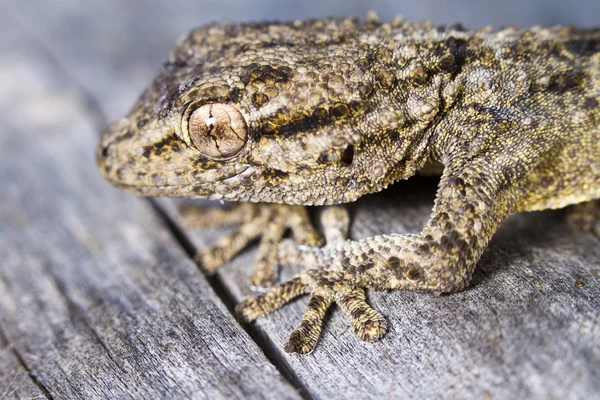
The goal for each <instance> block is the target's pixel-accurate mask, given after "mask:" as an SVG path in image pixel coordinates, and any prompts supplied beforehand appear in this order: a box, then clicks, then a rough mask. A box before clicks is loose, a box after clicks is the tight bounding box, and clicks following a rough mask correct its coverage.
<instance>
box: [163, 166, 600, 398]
mask: <svg viewBox="0 0 600 400" xmlns="http://www.w3.org/2000/svg"><path fill="white" fill-rule="evenodd" d="M435 186H436V182H435V179H419V178H416V182H415V181H408V182H403V183H400V184H397V185H395V186H394V187H392V188H391V189H389V190H388V191H386V192H384V193H382V194H380V195H374V196H369V197H366V198H363V199H362V200H360V201H359V202H357V204H356V206H355V207H356V209H355V213H354V214H355V215H354V223H353V226H352V229H351V236H352V237H353V238H355V239H359V238H364V237H367V236H371V235H375V234H381V233H389V232H396V233H414V232H418V231H419V230H420V228H421V227H422V225H423V224H424V223H425V221H426V220H427V218H428V216H429V212H430V207H431V205H432V203H433V198H434V194H435ZM168 207H169V206H168ZM173 211H174V210H172V212H173ZM225 232H226V230H208V231H205V232H191V233H190V235H191V237H192V238H193V241H194V243H195V244H196V245H197V246H198V248H202V247H204V246H207V245H209V244H210V243H212V242H214V240H215V238H218V237H220V235H222V234H224V233H225ZM598 244H599V240H598V238H597V237H595V236H594V235H592V234H587V233H586V234H584V233H580V232H574V231H572V230H571V229H570V228H569V227H568V226H567V225H566V224H565V223H564V221H563V212H561V211H555V212H552V211H550V212H541V213H532V214H523V215H518V216H516V217H514V218H511V219H510V220H509V221H507V222H506V223H505V224H504V225H503V226H502V228H501V229H500V231H499V232H498V233H497V235H496V236H495V238H494V240H493V241H492V243H491V245H490V247H489V248H488V250H487V251H486V253H485V254H484V256H483V258H482V260H481V261H480V263H479V266H478V269H477V272H476V274H475V276H474V279H473V286H472V287H471V288H469V289H468V290H465V291H463V292H460V293H456V294H452V295H444V296H440V297H436V296H434V295H430V294H420V293H410V292H390V293H376V292H370V293H369V299H370V302H371V304H372V305H373V306H374V307H375V308H376V309H378V310H380V311H381V312H383V313H384V314H385V315H386V316H387V318H388V321H389V323H390V328H389V331H388V333H387V334H386V336H385V337H384V338H383V340H382V341H381V342H379V343H374V344H372V343H364V342H360V341H359V340H358V339H356V338H355V337H354V335H353V333H352V332H351V331H350V329H349V327H348V324H347V322H346V320H345V318H344V316H343V314H342V313H341V312H340V310H338V309H334V310H333V312H331V313H330V315H329V318H328V320H327V322H326V327H325V331H324V334H323V337H322V340H321V342H320V343H319V345H318V347H317V349H316V350H315V351H314V352H313V353H312V354H309V355H307V356H297V355H287V354H281V357H282V362H284V363H286V364H287V365H288V366H289V368H290V369H292V370H293V371H294V372H295V374H296V375H297V377H298V379H299V380H300V381H301V382H302V383H303V384H304V385H305V386H306V390H307V391H308V392H309V393H310V394H311V395H313V396H315V397H321V398H380V397H381V396H387V395H392V394H393V395H396V396H398V397H400V398H439V397H442V398H463V399H479V398H489V397H492V396H493V397H494V398H539V399H553V398H556V399H561V398H575V399H577V398H589V397H590V396H591V395H593V394H597V393H599V392H600V368H598V367H599V366H600V345H599V343H600V279H599V276H598V273H599V271H600V246H599V245H598ZM253 250H254V249H249V250H248V251H246V252H245V253H244V254H242V255H241V256H240V257H238V258H237V259H235V260H234V261H232V262H231V263H229V264H227V265H226V266H225V267H223V268H222V269H221V271H220V272H219V276H220V279H221V281H222V282H224V283H225V284H226V285H227V287H228V289H229V290H230V291H231V292H232V293H233V294H234V296H235V298H236V299H237V300H239V299H242V298H243V297H245V296H247V295H250V294H252V291H251V290H250V288H249V285H248V281H247V275H248V273H249V268H248V266H249V265H251V264H252V261H253V257H254V254H255V252H254V251H253ZM240 271H244V272H243V273H240ZM294 272H298V270H296V269H293V268H290V267H284V269H283V271H282V275H283V277H289V276H291V275H292V274H293V273H294ZM306 304H307V299H306V298H303V299H301V300H299V301H297V302H295V303H293V304H291V305H289V306H287V307H285V308H283V309H281V310H279V311H276V312H274V313H273V314H271V315H269V316H267V317H265V318H262V319H260V320H259V321H258V322H257V323H255V326H256V327H257V328H258V329H259V330H260V332H261V333H262V334H263V335H264V337H266V338H267V339H268V340H271V341H272V343H273V344H274V345H275V346H276V348H279V349H280V348H281V347H282V345H283V343H284V341H285V339H286V336H287V334H289V333H290V332H291V331H292V329H293V328H294V327H295V326H296V324H297V323H298V322H299V320H300V316H301V315H302V312H303V311H304V308H305V307H306Z"/></svg>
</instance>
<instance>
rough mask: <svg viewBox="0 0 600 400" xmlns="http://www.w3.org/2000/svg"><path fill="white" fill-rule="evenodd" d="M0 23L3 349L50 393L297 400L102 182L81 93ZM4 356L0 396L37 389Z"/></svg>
mask: <svg viewBox="0 0 600 400" xmlns="http://www.w3.org/2000/svg"><path fill="white" fill-rule="evenodd" d="M1 14H4V13H0V15H1ZM4 15H6V14H4ZM0 26H2V29H3V30H6V31H10V32H11V33H10V34H7V35H0V51H1V52H2V54H3V59H2V63H1V64H0V69H1V72H0V79H1V82H0V85H1V86H2V87H3V93H2V95H1V96H0V113H1V114H2V115H3V120H2V122H1V125H0V130H1V134H0V152H1V154H0V181H1V182H2V190H1V191H0V204H2V207H1V211H0V237H2V240H1V241H0V260H2V263H0V327H1V328H2V332H3V334H4V335H5V336H6V340H7V341H8V343H9V344H5V343H2V344H1V346H0V348H1V349H3V350H2V351H3V354H4V353H7V352H8V353H7V354H8V355H9V356H10V354H11V353H10V352H11V351H13V350H14V352H15V354H17V355H19V357H20V359H21V361H22V362H23V363H24V365H25V366H26V368H27V369H28V370H29V371H31V374H32V375H33V376H35V377H36V379H37V380H38V381H39V385H40V387H42V388H43V390H46V391H47V393H49V395H50V396H52V397H53V398H86V399H87V398H151V399H153V398H186V397H193V398H262V397H264V393H270V394H272V395H273V396H276V397H278V398H279V397H281V398H299V396H298V394H297V392H296V390H295V389H294V388H293V387H292V386H291V385H290V384H289V383H288V382H287V381H286V380H285V379H283V378H282V376H281V375H280V374H279V372H278V371H277V370H276V368H275V367H274V366H273V365H272V364H271V363H270V362H269V361H268V360H267V359H266V357H265V356H264V354H263V353H262V351H261V350H260V349H259V348H258V347H257V346H256V345H255V343H254V342H253V341H252V339H251V338H250V337H249V336H248V335H247V334H246V333H245V332H244V331H243V330H242V329H241V328H240V327H239V325H237V323H236V322H235V320H234V319H233V318H232V316H231V315H230V313H229V312H228V310H227V309H226V307H225V306H224V305H223V304H222V303H221V301H220V299H219V298H218V297H217V296H216V294H215V293H214V292H213V290H212V289H211V287H210V286H209V285H208V283H207V281H206V280H205V279H204V277H203V276H202V275H201V274H200V273H199V271H198V269H197V268H196V266H195V265H194V264H193V263H192V262H190V260H189V259H188V257H187V256H186V255H185V254H184V252H183V250H182V249H181V246H180V245H179V244H178V243H177V242H176V241H175V240H174V238H173V236H172V234H171V233H170V232H169V231H168V229H166V227H165V225H164V222H163V221H161V219H160V218H158V217H157V214H156V212H155V211H154V210H153V209H152V207H151V206H150V204H149V203H148V202H147V201H145V200H142V199H138V198H134V197H133V196H129V195H127V194H125V193H122V192H120V191H118V190H116V189H114V188H112V187H111V186H110V185H108V184H107V183H106V182H104V181H103V180H102V178H101V177H100V175H99V174H98V172H97V169H96V166H95V161H94V152H95V146H96V140H97V128H96V127H95V126H94V125H93V123H92V119H91V118H90V111H89V109H87V108H86V106H85V102H84V101H83V99H82V97H81V96H80V94H79V92H77V91H76V90H75V88H74V87H73V86H72V85H70V84H69V82H68V80H66V79H65V76H64V75H63V74H62V73H61V71H59V70H57V69H56V68H54V66H53V65H52V63H51V62H49V60H48V59H47V58H46V57H44V56H43V53H42V52H41V51H40V48H39V47H37V46H36V44H35V43H32V42H31V41H30V40H28V39H27V37H26V36H24V35H20V34H19V27H18V26H15V25H14V24H13V23H12V21H11V20H9V19H4V20H2V21H0ZM2 360H3V361H2V363H0V365H1V366H2V367H1V368H2V371H3V372H2V376H3V378H2V380H1V381H0V382H1V383H2V387H0V394H1V393H9V391H10V393H18V394H23V395H28V394H30V393H31V394H32V395H37V394H39V390H38V391H37V392H35V391H33V390H32V389H31V382H30V381H28V380H27V379H25V378H23V379H21V378H19V379H16V380H14V381H10V380H8V381H7V378H4V376H5V372H4V371H5V370H6V371H7V372H10V369H8V367H10V365H9V366H8V367H6V368H5V367H4V365H5V362H13V363H14V360H12V361H11V360H8V361H4V357H3V358H2ZM13 370H14V371H15V372H18V373H21V372H22V368H21V369H18V368H17V369H15V368H13ZM5 385H6V386H5ZM5 391H6V392H5ZM6 396H7V397H8V394H7V395H6Z"/></svg>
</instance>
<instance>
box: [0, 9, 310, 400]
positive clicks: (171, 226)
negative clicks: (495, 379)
mask: <svg viewBox="0 0 600 400" xmlns="http://www.w3.org/2000/svg"><path fill="white" fill-rule="evenodd" d="M9 13H10V14H11V16H12V17H13V18H14V19H15V20H16V21H17V23H18V24H19V25H20V26H21V27H22V29H23V32H25V33H26V34H27V35H28V36H29V38H30V39H31V41H32V43H35V45H37V47H38V50H39V52H40V53H41V54H42V56H43V57H44V58H46V59H47V60H48V62H50V63H51V64H52V65H53V67H55V69H56V70H57V71H58V72H59V73H60V74H61V75H63V77H64V79H65V83H66V84H68V85H70V86H71V87H73V89H74V90H75V91H76V92H77V94H79V95H80V96H81V99H82V100H83V103H84V109H85V110H86V112H87V113H88V116H89V118H90V120H91V121H92V124H93V126H94V127H95V129H96V131H97V132H98V133H99V132H101V131H102V130H103V129H104V128H105V127H106V126H108V124H109V121H108V119H107V118H106V116H105V115H104V113H103V111H102V109H101V108H100V105H99V102H98V101H97V99H96V98H95V96H94V95H93V94H91V93H89V92H88V91H87V90H86V88H85V87H84V86H83V85H81V84H80V83H79V82H78V81H77V80H76V79H74V78H73V77H72V76H71V74H69V72H68V69H67V68H65V67H64V66H63V65H62V64H61V63H60V61H59V60H58V59H57V58H56V57H55V56H54V54H53V53H52V51H51V50H50V49H48V48H47V47H46V46H45V44H44V43H43V41H41V40H40V39H39V38H38V37H37V36H36V35H35V34H34V33H33V32H32V30H31V29H29V27H28V26H27V24H26V23H25V22H24V21H23V20H22V19H21V18H18V15H17V14H18V13H15V12H12V10H10V9H9ZM90 156H93V154H92V155H90ZM146 200H147V201H148V202H149V203H150V205H151V207H152V209H153V210H154V211H155V212H156V214H157V215H158V216H159V218H160V219H161V220H162V221H163V222H164V223H165V226H166V227H167V229H168V230H169V232H170V233H171V234H172V235H173V237H174V238H175V241H176V242H177V243H178V244H179V245H180V246H181V247H182V249H183V250H184V251H185V253H186V254H187V255H188V257H190V258H191V259H192V260H193V257H194V254H195V253H196V248H195V247H194V245H193V244H192V242H191V241H190V240H189V239H188V237H187V235H186V234H185V232H184V230H183V229H182V228H181V227H180V226H179V225H178V224H177V223H176V222H175V221H174V220H173V219H172V218H171V217H170V216H169V215H168V213H167V212H166V211H165V210H164V209H163V208H162V207H161V206H160V204H158V203H157V202H156V201H155V200H154V199H152V198H146ZM194 264H195V263H194ZM197 270H198V272H199V273H200V274H202V275H203V276H204V277H205V279H206V280H207V282H208V284H209V285H210V287H211V288H212V290H213V291H214V292H215V294H216V295H217V297H218V298H219V299H220V300H221V301H222V302H223V304H224V305H225V307H226V308H227V310H228V311H229V313H230V314H231V315H232V316H233V317H234V318H235V320H236V321H237V322H238V324H239V325H240V326H241V327H242V329H244V331H245V332H246V333H247V334H248V336H250V338H251V339H252V341H254V343H255V344H256V345H257V346H258V347H259V348H260V349H261V350H262V352H263V353H264V355H265V357H266V358H267V360H268V361H269V362H270V363H271V364H272V365H273V366H274V367H275V369H276V370H277V371H278V372H279V373H280V374H281V376H282V377H283V378H284V379H285V380H287V381H288V383H289V384H290V385H291V386H292V387H293V388H294V389H296V390H297V391H298V393H299V394H300V396H301V397H302V398H304V399H310V398H311V396H310V395H309V394H308V390H307V389H306V388H305V387H304V385H302V383H301V381H300V379H299V378H298V377H297V375H296V374H295V373H294V372H293V370H292V369H291V368H289V366H288V364H287V363H286V362H285V361H284V359H283V357H282V354H281V353H280V351H279V350H278V349H277V347H276V346H275V345H274V344H273V342H272V341H271V340H269V338H268V337H266V335H265V334H264V333H263V332H261V331H260V329H258V328H256V327H255V326H253V325H250V324H244V323H240V321H239V318H237V315H236V314H235V312H234V308H235V304H236V300H235V297H234V296H233V294H232V293H231V292H230V291H229V290H228V289H227V288H226V285H225V284H224V283H223V282H222V280H221V278H220V277H219V276H217V275H215V276H208V275H206V274H204V273H203V272H202V270H201V269H200V267H197ZM0 337H1V338H4V340H5V342H6V343H8V345H9V346H10V348H11V350H12V352H13V353H14V355H15V357H16V358H17V360H18V361H19V363H20V365H21V366H22V367H23V368H24V369H25V371H27V373H28V375H29V377H30V379H31V380H32V381H33V383H35V384H36V385H37V387H38V388H39V389H40V390H41V391H42V392H43V393H44V395H45V396H46V397H47V398H48V399H53V397H52V395H51V394H50V392H49V391H48V389H47V388H46V387H44V385H43V384H42V383H41V382H40V381H39V380H38V379H37V378H36V377H35V376H34V375H33V374H32V372H31V370H30V369H29V368H28V367H27V365H26V364H25V362H24V360H23V358H22V356H21V355H20V354H19V353H18V351H17V350H16V349H15V348H14V346H12V344H11V342H10V341H9V340H8V338H6V337H5V335H4V333H3V331H2V329H1V327H0Z"/></svg>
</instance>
